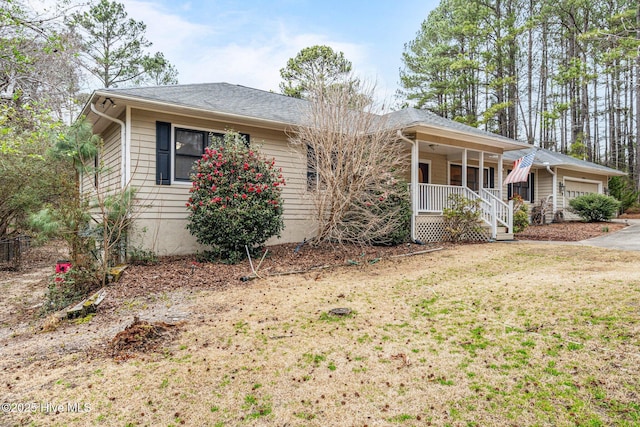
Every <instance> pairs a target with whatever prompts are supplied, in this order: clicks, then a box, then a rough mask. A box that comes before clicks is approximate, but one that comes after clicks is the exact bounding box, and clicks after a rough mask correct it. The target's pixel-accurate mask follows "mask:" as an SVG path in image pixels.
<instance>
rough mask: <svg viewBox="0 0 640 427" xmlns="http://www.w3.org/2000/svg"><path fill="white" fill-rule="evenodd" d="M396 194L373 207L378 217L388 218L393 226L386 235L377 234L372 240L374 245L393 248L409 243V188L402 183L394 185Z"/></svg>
mask: <svg viewBox="0 0 640 427" xmlns="http://www.w3.org/2000/svg"><path fill="white" fill-rule="evenodd" d="M395 187H396V190H397V191H396V193H394V194H392V195H390V196H389V197H386V198H385V199H384V201H382V202H381V203H380V204H379V205H376V206H375V208H374V209H375V210H376V213H378V215H379V216H380V217H388V218H389V221H390V222H393V223H394V226H393V227H392V228H391V230H390V231H389V232H387V233H379V234H378V235H377V236H376V237H375V238H374V239H373V240H372V243H373V244H374V245H388V246H395V245H399V244H401V243H405V242H407V241H409V239H410V238H411V215H413V212H412V210H411V196H410V194H409V186H408V185H407V183H406V182H404V181H397V182H396V184H395Z"/></svg>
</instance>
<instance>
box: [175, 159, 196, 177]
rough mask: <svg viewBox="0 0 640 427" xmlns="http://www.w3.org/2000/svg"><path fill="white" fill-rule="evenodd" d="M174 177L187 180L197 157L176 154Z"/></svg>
mask: <svg viewBox="0 0 640 427" xmlns="http://www.w3.org/2000/svg"><path fill="white" fill-rule="evenodd" d="M175 159H176V178H175V179H178V180H189V174H190V173H191V168H193V164H194V163H195V161H196V160H198V158H196V157H193V156H176V157H175Z"/></svg>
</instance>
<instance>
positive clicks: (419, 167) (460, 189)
mask: <svg viewBox="0 0 640 427" xmlns="http://www.w3.org/2000/svg"><path fill="white" fill-rule="evenodd" d="M410 142H411V144H412V146H411V150H412V151H411V177H410V182H411V186H410V188H411V204H412V209H413V216H412V237H413V238H414V239H418V240H421V241H425V242H433V241H440V240H442V239H443V238H444V237H445V228H444V217H443V210H444V209H445V208H446V207H448V205H449V200H450V196H451V195H453V194H456V195H460V196H463V197H465V198H467V199H470V200H477V201H478V204H479V209H480V214H481V215H480V218H481V220H482V223H483V232H482V233H479V234H478V235H477V236H474V238H476V239H477V240H511V239H513V204H512V202H508V201H505V200H504V199H505V198H506V197H505V196H506V190H505V188H503V186H502V182H503V181H504V177H503V173H506V172H505V171H504V170H503V167H502V162H503V155H502V153H503V150H502V148H501V147H492V146H489V145H487V146H484V145H480V144H473V143H465V142H464V141H457V140H455V141H438V140H437V138H434V137H433V136H428V137H427V136H422V135H420V134H419V133H416V135H415V136H414V138H412V139H410ZM445 142H451V143H445Z"/></svg>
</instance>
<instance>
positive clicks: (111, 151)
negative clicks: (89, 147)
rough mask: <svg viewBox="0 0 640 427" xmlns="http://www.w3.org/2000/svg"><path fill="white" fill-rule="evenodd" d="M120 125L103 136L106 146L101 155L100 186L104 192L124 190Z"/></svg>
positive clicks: (114, 126) (116, 125)
mask: <svg viewBox="0 0 640 427" xmlns="http://www.w3.org/2000/svg"><path fill="white" fill-rule="evenodd" d="M120 135H121V130H120V125H118V124H113V125H111V126H109V127H108V128H107V131H106V132H105V133H104V135H103V137H102V138H103V141H104V145H103V148H102V150H101V153H100V158H99V161H100V165H99V168H100V173H99V175H98V176H99V185H100V189H101V190H103V191H113V190H117V189H120V188H122V178H121V176H122V167H121V165H122V148H121V145H120Z"/></svg>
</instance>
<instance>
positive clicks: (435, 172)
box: [420, 151, 448, 185]
mask: <svg viewBox="0 0 640 427" xmlns="http://www.w3.org/2000/svg"><path fill="white" fill-rule="evenodd" d="M420 160H421V161H422V160H430V161H431V164H430V166H429V168H430V172H431V181H430V183H431V184H441V185H446V184H448V182H447V176H448V174H447V156H443V155H440V154H435V153H429V152H426V151H421V152H420Z"/></svg>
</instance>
